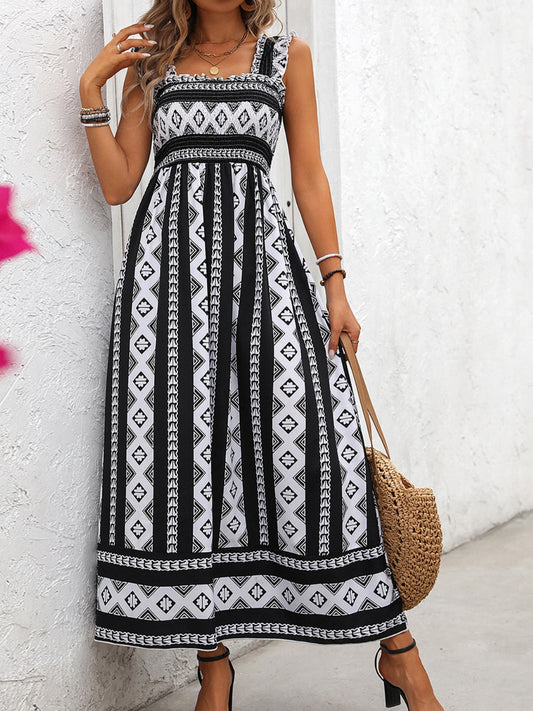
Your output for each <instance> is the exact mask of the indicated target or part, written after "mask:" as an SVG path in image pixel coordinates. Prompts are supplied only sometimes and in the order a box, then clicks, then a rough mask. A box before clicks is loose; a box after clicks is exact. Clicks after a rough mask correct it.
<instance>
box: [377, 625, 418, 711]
mask: <svg viewBox="0 0 533 711" xmlns="http://www.w3.org/2000/svg"><path fill="white" fill-rule="evenodd" d="M415 645H416V640H415V639H413V641H412V642H411V644H409V645H407V647H402V648H401V649H389V648H388V647H385V645H384V644H381V642H380V644H379V649H378V651H377V652H376V656H375V658H374V666H375V668H376V672H377V675H378V676H379V678H380V679H381V681H382V682H383V687H384V690H385V707H386V708H388V709H390V708H392V707H393V706H399V705H400V704H401V699H403V700H404V701H405V705H406V706H407V709H408V711H409V704H408V703H407V699H406V698H405V694H404V693H403V691H402V689H400V687H399V686H394V684H391V683H390V681H387V680H386V679H385V677H384V676H383V675H382V674H381V673H380V671H379V667H378V654H379V653H380V652H387V654H402V653H403V652H408V651H409V650H410V649H413V647H414V646H415ZM400 697H401V698H400Z"/></svg>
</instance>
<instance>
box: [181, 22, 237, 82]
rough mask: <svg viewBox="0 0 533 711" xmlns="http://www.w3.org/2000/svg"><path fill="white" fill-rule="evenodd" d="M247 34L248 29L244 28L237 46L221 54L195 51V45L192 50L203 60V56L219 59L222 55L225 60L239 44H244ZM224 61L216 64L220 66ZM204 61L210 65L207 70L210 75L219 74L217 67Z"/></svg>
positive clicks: (207, 60)
mask: <svg viewBox="0 0 533 711" xmlns="http://www.w3.org/2000/svg"><path fill="white" fill-rule="evenodd" d="M248 33H249V29H248V28H246V29H245V31H244V34H243V36H242V37H241V39H240V40H239V41H238V42H237V44H236V45H235V47H234V48H233V49H230V50H227V51H226V52H221V53H220V54H216V53H213V52H202V51H201V50H199V49H197V47H196V45H193V49H194V51H195V52H196V54H198V55H199V56H200V57H201V59H205V57H204V55H206V56H208V57H220V56H221V55H223V54H225V55H226V56H225V57H224V59H227V58H228V57H229V55H230V54H233V52H235V51H236V50H237V49H238V48H239V47H240V46H241V44H242V43H243V42H244V40H245V39H246V37H247V36H248ZM224 59H221V60H220V61H219V62H218V64H221V62H223V61H224ZM205 61H206V62H208V63H209V64H210V65H211V66H210V68H209V72H210V74H215V75H216V74H218V72H219V69H218V65H216V64H213V63H212V62H211V61H210V60H209V59H205Z"/></svg>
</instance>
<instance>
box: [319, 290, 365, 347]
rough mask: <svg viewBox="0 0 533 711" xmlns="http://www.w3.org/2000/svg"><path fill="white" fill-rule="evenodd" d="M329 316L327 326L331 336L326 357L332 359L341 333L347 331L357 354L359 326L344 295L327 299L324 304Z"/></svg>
mask: <svg viewBox="0 0 533 711" xmlns="http://www.w3.org/2000/svg"><path fill="white" fill-rule="evenodd" d="M326 305H327V308H328V314H329V324H330V326H331V336H330V339H329V345H328V355H329V357H330V358H331V359H332V358H333V356H334V355H335V353H336V352H337V348H338V344H339V338H340V334H341V331H347V333H348V335H349V336H350V340H351V341H352V346H353V349H354V351H355V352H356V353H357V345H358V344H357V343H353V341H358V340H359V333H360V332H361V326H360V325H359V322H358V321H357V319H356V318H355V316H354V315H353V312H352V309H351V308H350V305H349V303H348V300H347V298H346V296H345V295H344V294H341V295H337V296H335V297H333V298H328V299H327V302H326Z"/></svg>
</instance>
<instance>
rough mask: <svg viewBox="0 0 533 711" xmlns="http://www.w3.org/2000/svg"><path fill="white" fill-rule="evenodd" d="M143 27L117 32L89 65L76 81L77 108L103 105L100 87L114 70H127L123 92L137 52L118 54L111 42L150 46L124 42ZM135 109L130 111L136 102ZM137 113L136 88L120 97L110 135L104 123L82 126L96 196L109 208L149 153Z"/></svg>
mask: <svg viewBox="0 0 533 711" xmlns="http://www.w3.org/2000/svg"><path fill="white" fill-rule="evenodd" d="M146 29H149V28H148V26H146V25H144V24H142V23H140V24H136V25H132V26H131V27H126V28H124V29H123V30H121V31H120V32H118V33H117V34H116V35H115V36H114V37H113V39H112V41H111V42H109V44H107V45H106V46H105V47H104V48H103V50H102V51H101V52H100V54H98V56H97V57H96V58H95V59H94V60H93V61H92V62H91V64H90V65H89V66H88V67H87V69H86V70H85V72H84V73H83V74H82V76H81V78H80V99H81V105H82V106H83V107H87V108H91V107H93V108H95V107H98V106H102V105H103V100H102V87H103V85H104V84H105V83H106V81H107V80H108V79H109V78H110V77H112V76H113V75H114V74H116V72H117V71H119V70H120V69H124V68H125V67H128V71H127V73H126V78H125V80H124V90H126V88H127V87H128V86H129V85H130V84H131V83H132V82H134V81H136V79H135V75H136V71H137V61H138V60H139V59H141V58H142V57H143V56H145V54H143V53H141V52H122V53H118V52H117V48H116V44H117V42H120V43H121V47H122V48H123V49H124V50H127V49H130V48H131V47H139V46H142V45H145V46H148V47H150V46H151V45H152V44H153V42H152V41H151V40H144V39H139V38H135V39H128V36H129V35H131V34H134V33H138V32H141V31H143V30H146ZM139 103H140V104H141V105H140V107H139V108H137V109H134V107H135V106H137V104H139ZM142 114H143V105H142V89H141V87H140V86H136V87H135V88H134V89H133V90H132V91H131V92H130V94H129V96H128V97H127V98H126V105H125V107H124V111H123V113H122V116H121V118H120V122H119V125H118V128H117V132H116V136H113V132H112V131H111V129H110V127H109V125H103V126H87V127H86V128H85V132H86V135H87V140H88V141H89V148H90V151H91V156H92V159H93V163H94V167H95V169H96V174H97V176H98V180H99V181H100V185H101V187H102V192H103V193H104V197H105V199H106V201H107V202H108V203H109V204H110V205H120V204H122V203H123V202H126V201H127V200H129V199H130V197H131V196H132V195H133V193H134V192H135V189H136V187H137V185H138V184H139V181H140V180H141V177H142V174H143V172H144V169H145V168H146V164H147V162H148V157H149V155H150V144H151V127H150V118H149V116H145V117H144V119H142V120H141V117H142Z"/></svg>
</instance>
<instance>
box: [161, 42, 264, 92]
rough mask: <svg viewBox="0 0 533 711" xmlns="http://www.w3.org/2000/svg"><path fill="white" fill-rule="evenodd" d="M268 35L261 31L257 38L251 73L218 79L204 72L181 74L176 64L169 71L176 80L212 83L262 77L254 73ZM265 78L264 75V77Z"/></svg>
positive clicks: (230, 75) (169, 67) (258, 73)
mask: <svg viewBox="0 0 533 711" xmlns="http://www.w3.org/2000/svg"><path fill="white" fill-rule="evenodd" d="M267 36H268V35H266V33H265V32H263V31H261V32H260V33H259V36H258V37H257V41H256V43H255V50H254V56H253V58H252V64H251V67H250V71H249V72H241V73H240V74H229V75H228V76H227V77H217V76H214V77H212V76H209V75H208V74H206V73H205V72H202V73H201V74H188V73H186V72H185V73H181V72H180V73H179V74H178V72H177V71H176V65H175V64H169V65H168V69H167V71H168V70H169V71H170V73H171V74H172V75H173V76H174V77H176V79H183V80H186V79H206V80H207V81H212V82H217V81H230V80H232V79H244V78H246V77H254V76H258V75H260V72H258V71H253V70H254V69H255V68H256V63H257V59H258V57H259V54H260V51H261V45H262V44H264V43H265V41H266V37H267ZM262 76H264V75H262Z"/></svg>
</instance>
